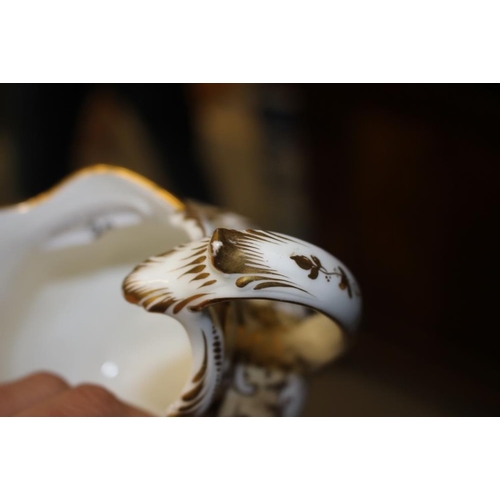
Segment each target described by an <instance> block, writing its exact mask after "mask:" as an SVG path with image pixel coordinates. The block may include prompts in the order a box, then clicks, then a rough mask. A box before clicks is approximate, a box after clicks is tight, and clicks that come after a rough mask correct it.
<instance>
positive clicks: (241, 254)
mask: <svg viewBox="0 0 500 500" xmlns="http://www.w3.org/2000/svg"><path fill="white" fill-rule="evenodd" d="M252 238H253V236H252V235H249V234H247V233H245V232H242V231H236V230H234V229H216V230H215V231H214V233H213V235H212V238H211V239H210V246H209V247H210V249H212V251H211V253H210V259H211V262H212V264H213V266H214V267H215V268H216V269H217V270H219V271H221V272H223V273H224V274H253V273H263V274H271V275H275V276H282V275H281V274H279V273H277V272H276V271H273V270H272V269H271V268H269V267H268V266H266V265H264V264H260V263H256V262H255V261H254V258H253V256H252V257H251V256H249V255H248V253H247V252H246V251H245V249H244V248H242V247H241V246H242V244H244V243H245V242H246V241H247V240H248V239H252ZM214 243H221V245H219V248H218V250H217V251H216V252H214V251H213V248H214ZM254 250H255V249H254ZM255 259H256V260H259V259H258V258H255ZM260 260H261V259H260ZM252 264H253V265H252ZM256 266H259V267H256Z"/></svg>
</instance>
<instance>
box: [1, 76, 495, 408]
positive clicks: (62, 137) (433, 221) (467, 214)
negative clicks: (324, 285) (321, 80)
mask: <svg viewBox="0 0 500 500" xmlns="http://www.w3.org/2000/svg"><path fill="white" fill-rule="evenodd" d="M499 127H500V89H499V87H498V86H473V85H470V86H466V85H415V86H413V85H279V84H264V85H243V84H237V85H229V84H227V85H226V84H206V85H201V84H196V85H2V86H0V203H1V204H8V203H13V202H16V201H21V200H23V199H24V198H26V197H28V196H32V195H35V194H37V193H39V192H41V191H43V190H45V189H47V188H49V187H51V186H52V185H53V184H54V183H56V182H57V181H59V180H60V179H61V178H62V177H64V176H65V175H67V174H68V173H69V172H71V171H73V170H75V169H78V168H80V167H82V166H86V165H90V164H94V163H111V164H115V165H121V166H124V167H127V168H130V169H132V170H135V171H137V172H139V173H141V174H143V175H145V176H147V177H149V178H151V179H152V180H154V181H156V182H157V183H159V184H161V185H162V186H164V187H166V188H167V189H170V190H172V191H173V192H174V193H175V194H177V195H179V196H182V197H190V198H195V199H198V200H201V201H205V202H210V203H214V204H216V205H220V206H224V207H226V208H229V209H232V210H234V211H236V212H239V213H242V214H244V215H247V216H250V217H252V218H253V219H254V220H255V221H256V222H257V223H259V224H260V225H261V226H263V227H265V228H267V229H272V230H277V231H281V232H285V233H290V234H292V235H295V236H298V237H303V238H305V239H308V240H310V241H311V242H313V243H315V244H318V245H320V246H323V247H324V248H325V249H327V250H329V251H330V252H331V253H333V254H334V255H336V256H337V257H339V258H340V259H341V260H343V261H345V262H346V264H347V265H348V266H349V267H350V268H351V269H352V271H353V272H354V274H355V275H356V276H357V277H358V279H359V282H360V284H361V286H362V290H363V292H364V300H365V317H364V323H363V326H362V329H361V331H360V334H359V337H358V339H357V342H356V343H355V344H354V345H353V348H352V350H351V351H350V352H349V353H348V354H347V355H346V356H345V357H344V358H343V359H341V360H339V361H338V362H337V363H336V364H335V365H333V366H332V367H331V368H329V369H327V370H324V371H323V372H321V373H319V374H318V375H317V376H316V378H315V379H314V380H313V381H312V383H311V396H310V398H309V402H308V405H307V408H306V411H305V414H306V415H325V416H327V415H360V416H362V415H402V416H403V415H414V416H424V415H499V414H500V397H499V396H500V368H499V363H498V353H499V350H500V335H499V329H498V326H497V324H496V318H497V315H496V299H497V297H498V295H499V294H498V293H497V291H496V282H495V281H496V274H497V272H496V270H497V262H498V257H497V245H495V243H496V232H497V231H498V228H499V224H498V194H499V184H498V169H499V165H500V135H499V132H500V130H499Z"/></svg>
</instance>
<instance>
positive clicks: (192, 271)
mask: <svg viewBox="0 0 500 500" xmlns="http://www.w3.org/2000/svg"><path fill="white" fill-rule="evenodd" d="M205 267H207V266H205V265H204V264H200V265H199V266H195V267H193V268H192V269H189V271H186V272H185V273H184V274H181V275H180V276H179V278H180V277H182V276H185V275H186V274H196V273H201V271H203V269H205Z"/></svg>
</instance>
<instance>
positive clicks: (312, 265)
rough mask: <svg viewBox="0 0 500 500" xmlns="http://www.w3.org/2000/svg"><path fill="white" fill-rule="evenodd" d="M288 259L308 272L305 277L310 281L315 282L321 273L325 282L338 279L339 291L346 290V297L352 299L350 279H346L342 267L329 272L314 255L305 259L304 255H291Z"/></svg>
mask: <svg viewBox="0 0 500 500" xmlns="http://www.w3.org/2000/svg"><path fill="white" fill-rule="evenodd" d="M290 258H291V259H292V260H293V261H295V263H296V264H297V265H298V266H299V267H300V268H301V269H304V270H305V271H310V273H309V274H308V276H307V277H308V278H310V279H312V280H315V279H316V278H317V277H318V276H319V273H322V274H323V275H324V276H325V279H326V281H328V282H330V280H331V277H332V276H337V277H338V278H340V280H339V284H338V285H339V288H340V289H341V290H346V291H347V295H348V296H349V298H350V299H352V297H353V291H352V290H353V287H352V284H351V281H350V279H349V278H348V276H347V274H346V273H345V271H344V270H343V269H342V267H340V266H337V267H334V268H333V271H331V272H329V271H328V270H327V269H326V268H325V267H324V266H323V264H321V261H320V260H319V259H318V257H316V256H315V255H311V257H310V258H309V257H306V256H305V255H291V256H290ZM356 295H359V293H356Z"/></svg>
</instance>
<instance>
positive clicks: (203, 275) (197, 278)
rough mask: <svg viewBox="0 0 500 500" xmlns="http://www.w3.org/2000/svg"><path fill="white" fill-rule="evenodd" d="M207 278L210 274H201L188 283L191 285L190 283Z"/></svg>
mask: <svg viewBox="0 0 500 500" xmlns="http://www.w3.org/2000/svg"><path fill="white" fill-rule="evenodd" d="M209 276H210V273H201V274H198V276H195V277H194V278H193V279H192V280H190V281H189V283H191V281H196V280H203V279H205V278H208V277H209Z"/></svg>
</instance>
